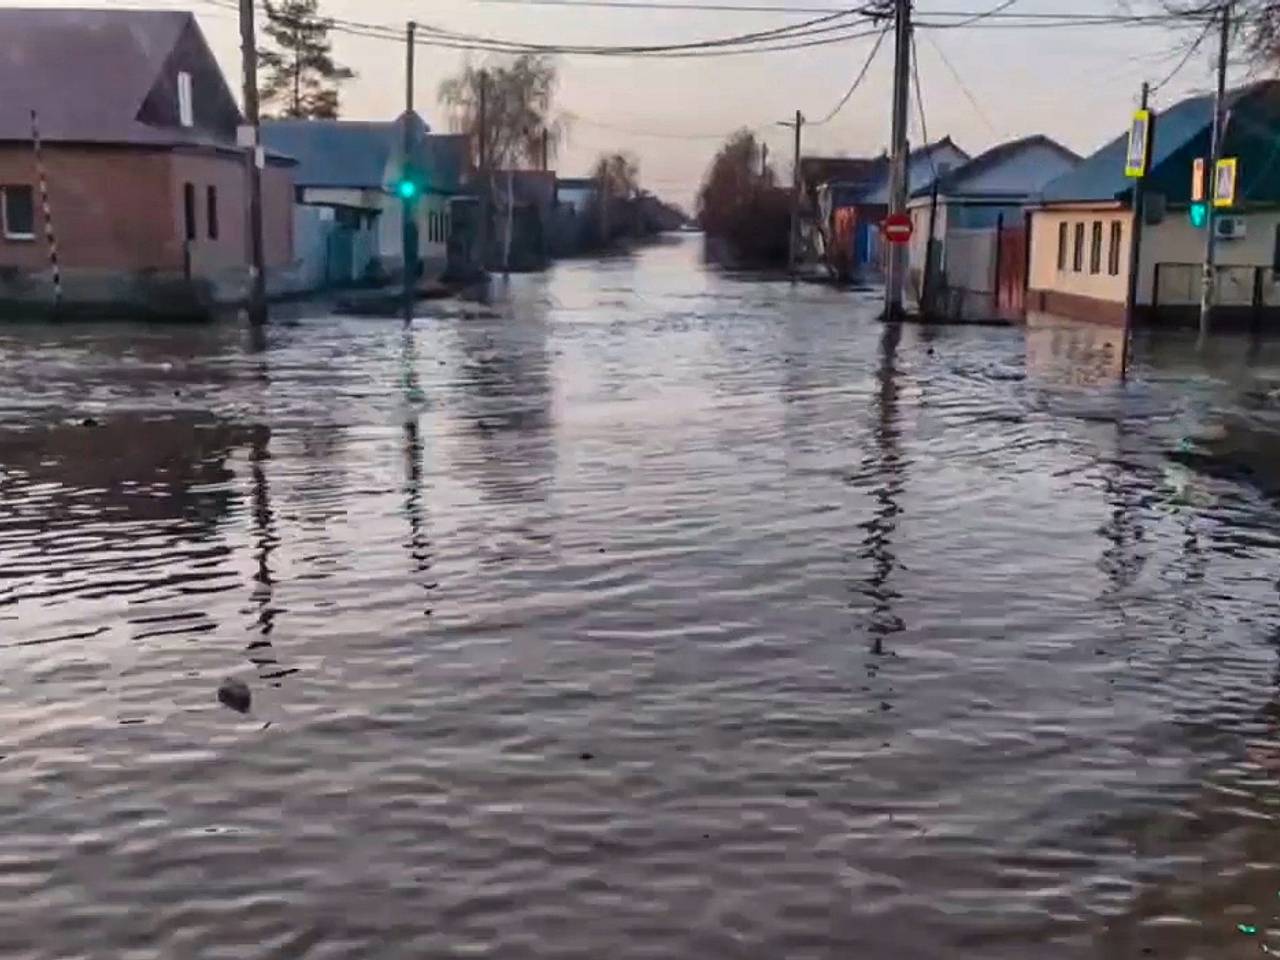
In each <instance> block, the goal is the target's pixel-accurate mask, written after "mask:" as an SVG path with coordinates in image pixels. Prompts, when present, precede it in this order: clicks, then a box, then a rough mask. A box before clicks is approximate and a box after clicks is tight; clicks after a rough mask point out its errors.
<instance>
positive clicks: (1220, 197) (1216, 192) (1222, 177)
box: [1213, 157, 1240, 207]
mask: <svg viewBox="0 0 1280 960" xmlns="http://www.w3.org/2000/svg"><path fill="white" fill-rule="evenodd" d="M1239 166H1240V161H1239V159H1238V158H1236V157H1223V158H1222V159H1221V160H1219V161H1218V165H1217V166H1216V167H1215V168H1214V171H1213V205H1214V206H1215V207H1234V206H1235V205H1236V181H1237V180H1238V179H1239V177H1238V175H1237V174H1238V169H1239Z"/></svg>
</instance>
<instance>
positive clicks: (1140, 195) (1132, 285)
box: [1120, 82, 1155, 380]
mask: <svg viewBox="0 0 1280 960" xmlns="http://www.w3.org/2000/svg"><path fill="white" fill-rule="evenodd" d="M1150 97H1151V85H1150V84H1149V83H1145V82H1144V83H1143V84H1142V108H1141V109H1140V110H1139V111H1138V116H1140V117H1144V118H1145V122H1144V123H1143V124H1142V136H1143V141H1144V142H1143V143H1141V144H1137V145H1135V144H1132V143H1131V144H1130V145H1129V153H1130V155H1131V156H1132V155H1133V154H1134V153H1135V150H1136V149H1138V148H1139V147H1140V148H1141V151H1142V152H1141V162H1140V163H1139V164H1138V165H1137V167H1136V168H1130V169H1127V170H1126V171H1125V172H1126V173H1128V174H1129V175H1130V176H1134V177H1135V180H1134V183H1133V235H1132V236H1131V237H1130V238H1129V289H1128V294H1127V295H1126V297H1125V305H1124V339H1123V340H1121V342H1120V379H1121V380H1123V379H1125V378H1126V377H1127V376H1128V375H1129V341H1130V340H1131V339H1132V337H1133V319H1134V313H1135V311H1136V310H1137V308H1138V273H1139V271H1140V270H1141V269H1142V257H1141V247H1142V217H1143V209H1142V208H1143V206H1144V204H1145V202H1146V186H1147V174H1149V173H1150V172H1151V145H1152V144H1153V143H1154V142H1155V132H1154V126H1155V117H1154V115H1153V114H1152V113H1151V111H1150V109H1149V108H1148V101H1149V100H1150ZM1152 300H1153V302H1154V297H1153V298H1152Z"/></svg>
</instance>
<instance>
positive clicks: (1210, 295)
mask: <svg viewBox="0 0 1280 960" xmlns="http://www.w3.org/2000/svg"><path fill="white" fill-rule="evenodd" d="M1220 12H1221V14H1222V35H1221V37H1219V39H1218V89H1217V93H1216V94H1215V96H1214V98H1213V133H1212V136H1211V139H1210V141H1209V142H1210V147H1209V164H1208V166H1209V170H1208V174H1207V175H1208V177H1209V184H1210V189H1209V190H1207V191H1206V192H1205V198H1206V199H1207V200H1208V201H1209V216H1208V218H1207V222H1206V223H1205V227H1206V236H1205V240H1204V274H1203V279H1202V282H1201V287H1200V345H1201V346H1203V345H1204V342H1205V338H1206V337H1208V336H1209V328H1210V326H1211V325H1212V321H1213V301H1214V299H1215V297H1214V288H1215V287H1216V286H1217V267H1216V264H1215V260H1216V257H1217V252H1218V237H1217V219H1218V214H1217V206H1216V204H1215V203H1214V195H1215V193H1216V188H1217V181H1218V161H1219V160H1221V159H1222V141H1223V140H1224V139H1226V138H1225V136H1224V134H1225V131H1224V130H1223V110H1224V108H1225V106H1226V98H1227V46H1228V42H1229V40H1230V37H1231V4H1230V3H1224V4H1223V5H1222V8H1221V11H1220Z"/></svg>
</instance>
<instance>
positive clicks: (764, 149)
mask: <svg viewBox="0 0 1280 960" xmlns="http://www.w3.org/2000/svg"><path fill="white" fill-rule="evenodd" d="M768 172H769V145H768V144H767V143H765V142H764V141H761V142H760V179H761V180H763V179H764V178H765V175H766V174H767V173H768Z"/></svg>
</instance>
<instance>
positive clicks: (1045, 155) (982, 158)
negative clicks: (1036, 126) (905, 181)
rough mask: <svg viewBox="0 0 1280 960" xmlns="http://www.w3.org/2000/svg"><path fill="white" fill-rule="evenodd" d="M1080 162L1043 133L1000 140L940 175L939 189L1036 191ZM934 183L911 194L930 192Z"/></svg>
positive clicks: (959, 192)
mask: <svg viewBox="0 0 1280 960" xmlns="http://www.w3.org/2000/svg"><path fill="white" fill-rule="evenodd" d="M1079 162H1080V157H1079V155H1078V154H1076V153H1074V152H1073V151H1071V150H1068V149H1067V148H1066V147H1064V146H1063V145H1062V144H1060V143H1058V141H1056V140H1054V139H1052V138H1050V137H1046V136H1044V135H1043V134H1033V135H1032V136H1029V137H1019V138H1018V139H1016V140H1008V141H1006V142H1004V143H1000V144H997V145H996V146H994V147H991V148H990V149H989V150H986V151H985V152H983V153H981V154H979V155H978V156H976V157H974V158H973V159H972V160H970V161H968V162H967V163H963V164H961V165H960V166H958V167H956V168H955V169H953V170H951V171H950V172H948V173H944V174H942V175H941V176H940V177H939V178H938V190H939V192H940V193H944V194H946V195H947V196H949V197H1006V198H1015V199H1022V198H1026V197H1029V196H1034V195H1035V194H1037V193H1038V192H1039V191H1040V190H1041V189H1042V188H1043V187H1044V186H1045V184H1046V183H1049V182H1051V181H1053V180H1054V179H1055V178H1056V177H1059V176H1062V175H1063V174H1064V173H1066V172H1068V171H1070V170H1071V169H1072V168H1073V167H1075V166H1076V164H1078V163H1079ZM932 189H933V184H928V185H927V186H925V187H922V188H920V189H919V190H916V191H915V192H914V193H913V194H912V196H915V197H923V196H928V195H929V193H930V192H931V191H932Z"/></svg>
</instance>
